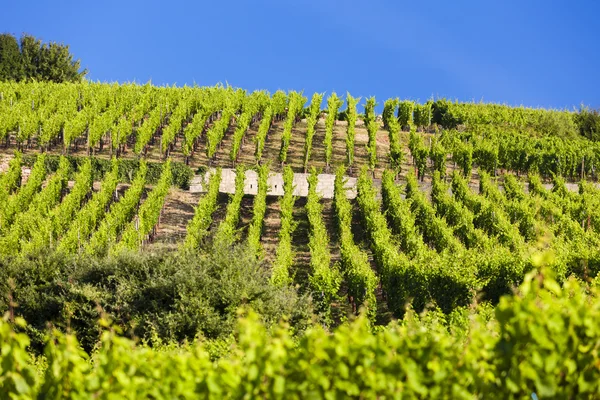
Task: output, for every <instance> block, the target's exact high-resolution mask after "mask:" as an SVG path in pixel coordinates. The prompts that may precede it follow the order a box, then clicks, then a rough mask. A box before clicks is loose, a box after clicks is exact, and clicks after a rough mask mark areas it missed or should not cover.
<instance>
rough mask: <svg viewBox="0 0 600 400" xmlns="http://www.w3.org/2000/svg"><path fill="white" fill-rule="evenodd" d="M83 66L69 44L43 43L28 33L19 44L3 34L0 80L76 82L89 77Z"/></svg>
mask: <svg viewBox="0 0 600 400" xmlns="http://www.w3.org/2000/svg"><path fill="white" fill-rule="evenodd" d="M80 67H81V66H80V61H79V60H73V55H72V54H71V53H70V51H69V46H68V45H63V44H60V43H56V42H50V43H42V41H41V40H40V39H36V38H35V37H33V36H31V35H27V34H24V35H23V36H21V39H20V41H19V42H17V39H16V38H15V37H14V36H13V35H11V34H8V33H5V34H2V35H0V80H15V81H21V80H27V79H35V80H38V81H52V82H76V81H79V80H81V78H83V77H84V76H85V75H86V74H87V70H86V69H84V70H83V71H80Z"/></svg>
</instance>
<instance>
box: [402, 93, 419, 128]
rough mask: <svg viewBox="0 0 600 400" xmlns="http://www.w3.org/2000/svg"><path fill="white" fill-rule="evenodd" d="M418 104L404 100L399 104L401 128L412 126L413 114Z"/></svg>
mask: <svg viewBox="0 0 600 400" xmlns="http://www.w3.org/2000/svg"><path fill="white" fill-rule="evenodd" d="M415 107H416V104H415V102H413V101H410V100H402V101H400V102H398V123H399V124H400V127H401V128H403V127H405V126H412V124H413V112H414V110H415Z"/></svg>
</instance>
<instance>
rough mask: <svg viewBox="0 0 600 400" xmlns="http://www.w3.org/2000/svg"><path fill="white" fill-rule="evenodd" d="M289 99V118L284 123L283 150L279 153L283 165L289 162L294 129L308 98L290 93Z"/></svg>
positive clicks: (300, 94)
mask: <svg viewBox="0 0 600 400" xmlns="http://www.w3.org/2000/svg"><path fill="white" fill-rule="evenodd" d="M289 99H290V101H289V103H288V111H287V116H286V119H285V121H284V123H283V133H282V134H281V149H280V151H279V161H281V163H285V162H286V161H287V153H288V148H289V147H290V141H291V140H292V128H293V127H294V124H295V123H296V119H297V118H298V117H299V115H300V113H301V112H302V109H303V107H304V103H306V97H304V96H303V95H302V92H300V93H298V92H293V91H292V92H290V93H289Z"/></svg>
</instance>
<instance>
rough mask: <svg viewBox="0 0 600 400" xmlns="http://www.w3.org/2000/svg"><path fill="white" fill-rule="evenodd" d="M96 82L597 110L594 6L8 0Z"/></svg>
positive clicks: (26, 25) (14, 23)
mask: <svg viewBox="0 0 600 400" xmlns="http://www.w3.org/2000/svg"><path fill="white" fill-rule="evenodd" d="M2 8H3V10H2V13H1V14H0V31H5V32H10V33H13V34H16V35H20V34H21V33H22V32H27V33H30V34H32V35H34V36H36V37H39V38H41V39H42V40H45V41H49V40H52V41H58V42H63V43H66V44H69V45H70V46H71V51H72V52H73V53H74V54H75V56H76V57H77V58H80V59H81V60H82V64H83V66H84V67H86V68H88V70H89V71H90V73H89V75H88V77H89V78H90V79H93V80H100V81H132V80H136V81H138V82H146V81H148V80H150V79H151V80H152V82H153V83H156V84H174V83H176V84H177V85H183V84H186V83H187V84H193V83H194V82H195V83H197V84H199V85H214V84H216V83H218V82H222V83H225V82H229V83H230V84H231V85H233V86H239V87H243V88H245V89H248V90H254V89H267V90H269V91H271V92H273V91H275V90H276V89H285V90H288V89H295V90H304V91H305V93H306V94H308V96H309V97H310V95H311V94H312V93H313V92H315V91H318V92H327V93H331V91H334V90H335V91H337V92H338V94H340V93H345V92H346V91H349V92H350V93H352V94H353V95H354V96H362V97H363V98H364V97H366V96H372V95H374V96H376V97H377V99H378V102H379V103H380V104H381V103H382V102H383V100H384V99H386V98H389V97H400V98H410V99H415V100H420V101H424V100H426V99H428V98H430V97H432V96H433V97H447V98H452V99H459V100H462V101H470V100H475V101H480V100H483V101H486V102H500V103H508V104H512V105H521V104H523V105H526V106H532V107H537V106H541V107H553V108H569V109H572V108H573V107H578V106H579V104H581V103H582V102H583V103H585V104H587V105H589V106H592V107H594V108H599V107H600V74H599V73H598V71H599V70H600V52H599V51H598V48H599V45H598V39H600V23H598V21H597V16H598V15H599V14H600V4H599V3H598V2H595V1H583V0H582V1H578V2H567V1H559V0H557V1H550V2H549V1H537V0H531V1H512V0H510V1H481V0H478V1H471V0H464V1H430V2H427V3H424V2H417V1H414V0H413V1H410V2H404V1H382V0H371V1H360V2H359V1H355V0H346V1H326V0H323V1H319V0H306V1H304V0H296V1H285V0H279V1H276V0H267V1H261V0H255V1H230V2H223V1H211V2H202V1H197V2H192V1H189V2H182V1H176V0H173V1H138V0H135V1H127V0H121V1H112V0H106V1H96V2H86V1H77V2H75V1H57V2H48V1H28V2H25V1H17V0H9V3H8V4H5V5H3V7H2Z"/></svg>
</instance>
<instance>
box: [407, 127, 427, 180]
mask: <svg viewBox="0 0 600 400" xmlns="http://www.w3.org/2000/svg"><path fill="white" fill-rule="evenodd" d="M408 148H409V150H410V154H411V155H412V158H413V162H414V164H415V166H416V167H417V175H418V177H419V179H421V180H423V179H424V178H425V173H426V172H427V160H428V158H429V149H428V148H427V146H426V145H425V143H423V136H422V134H420V133H417V131H416V130H415V129H414V128H411V130H410V138H409V142H408Z"/></svg>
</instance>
